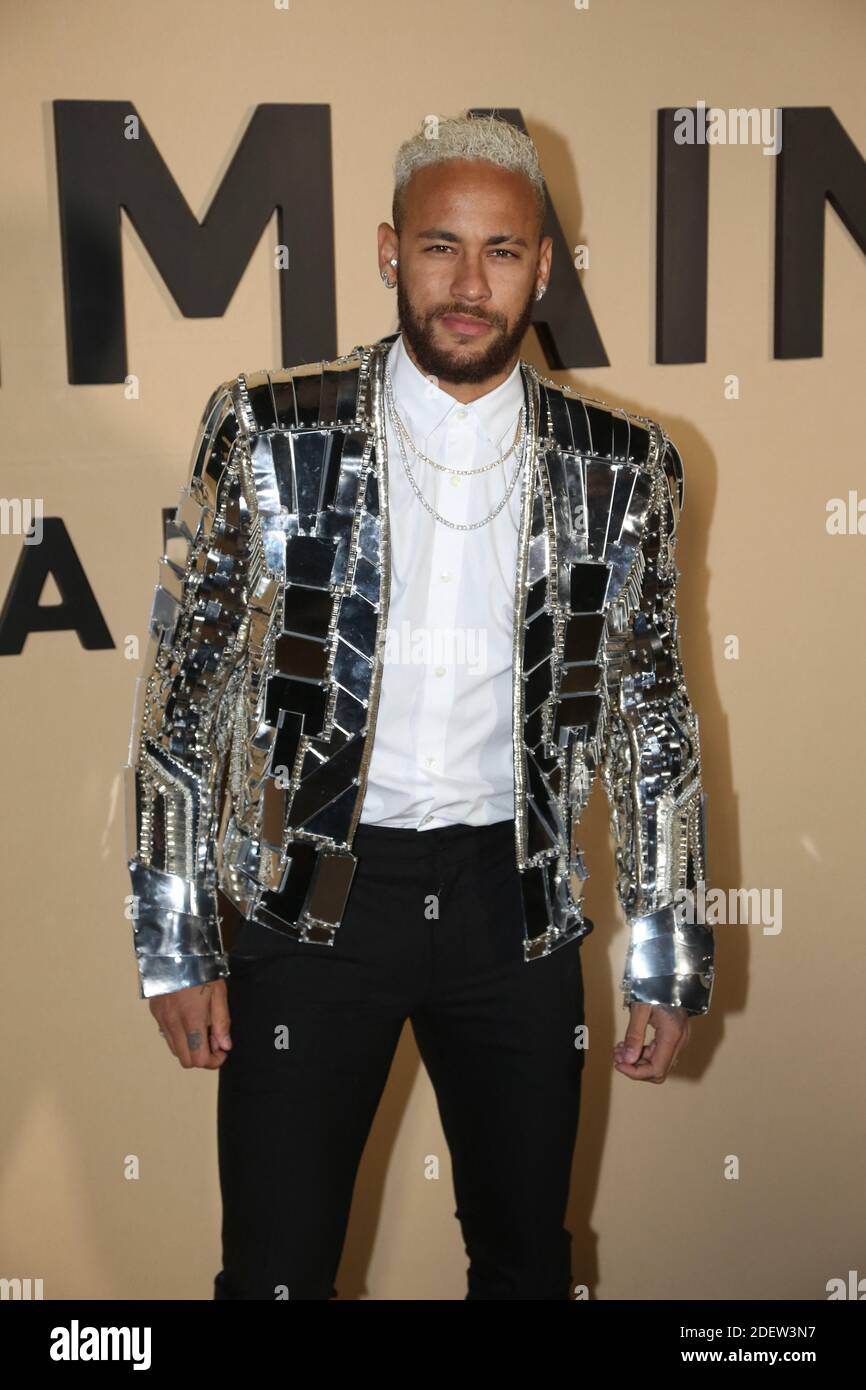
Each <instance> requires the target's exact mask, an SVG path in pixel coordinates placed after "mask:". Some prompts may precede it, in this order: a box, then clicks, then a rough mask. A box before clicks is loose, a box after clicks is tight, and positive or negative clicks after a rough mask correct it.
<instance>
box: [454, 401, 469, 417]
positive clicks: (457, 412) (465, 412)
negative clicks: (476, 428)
mask: <svg viewBox="0 0 866 1390" xmlns="http://www.w3.org/2000/svg"><path fill="white" fill-rule="evenodd" d="M454 414H455V415H456V416H457V419H458V420H465V419H466V416H467V415H468V414H469V411H468V410H466V409H465V408H464V407H463V406H462V405H461V407H460V409H459V410H455V412H454Z"/></svg>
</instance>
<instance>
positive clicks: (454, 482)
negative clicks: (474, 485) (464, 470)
mask: <svg viewBox="0 0 866 1390" xmlns="http://www.w3.org/2000/svg"><path fill="white" fill-rule="evenodd" d="M451 486H452V487H459V486H460V479H459V478H457V477H455V475H454V474H453V473H452V474H451Z"/></svg>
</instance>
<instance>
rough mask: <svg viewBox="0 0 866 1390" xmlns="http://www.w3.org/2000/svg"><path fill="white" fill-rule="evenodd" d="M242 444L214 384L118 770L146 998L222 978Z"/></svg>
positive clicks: (242, 548)
mask: <svg viewBox="0 0 866 1390" xmlns="http://www.w3.org/2000/svg"><path fill="white" fill-rule="evenodd" d="M245 447H246V446H245V439H244V436H243V434H242V433H241V432H240V429H239V424H238V420H237V417H236V414H235V410H234V407H233V402H232V395H231V390H230V383H227V384H223V385H222V386H220V387H218V388H217V390H216V391H214V393H213V394H212V395H211V397H210V399H209V400H208V403H207V405H206V407H205V410H204V414H203V416H202V419H201V423H200V425H199V429H198V435H197V439H196V443H195V447H194V449H193V456H192V462H191V466H190V470H189V482H188V484H187V485H186V486H185V487H184V488H182V490H181V494H180V502H179V504H178V507H177V510H176V512H175V515H174V519H173V521H172V522H171V523H170V524H169V527H168V533H167V542H168V543H167V546H166V554H165V555H163V557H162V559H161V561H160V567H159V582H158V583H157V585H156V589H155V592H154V596H153V603H152V607H151V612H150V619H149V634H150V635H149V643H148V648H147V653H146V656H145V659H144V663H143V667H142V674H141V675H140V676H139V677H138V680H137V683H136V691H135V702H134V709H133V717H132V731H131V737H130V745H129V761H128V763H127V764H126V767H125V769H124V778H125V801H126V852H127V865H128V869H129V874H130V878H131V883H132V894H131V897H130V898H129V899H127V902H128V904H129V907H128V910H127V916H128V917H130V918H131V920H132V923H133V936H134V945H135V953H136V956H137V959H138V972H139V981H140V988H139V994H140V997H141V998H147V997H149V996H151V995H156V994H167V993H169V992H171V991H173V990H177V989H184V988H186V987H187V986H189V985H195V984H202V983H204V982H206V981H208V980H214V979H217V978H219V977H220V976H224V975H227V974H228V965H227V959H226V955H225V954H224V952H223V947H222V934H221V931H220V925H219V915H218V911H217V898H216V881H217V875H216V837H217V831H218V827H219V817H220V810H221V783H222V778H223V772H224V768H225V761H226V752H227V743H228V741H229V738H230V736H231V724H232V710H233V705H234V704H235V703H236V695H237V691H238V686H239V682H241V681H242V679H243V675H244V654H245V649H246V637H247V620H246V617H245V613H246V585H247V579H248V570H249V543H248V535H249V528H248V516H247V514H246V509H245V504H244V492H243V479H242V477H241V474H240V458H241V451H242V450H243V449H244V448H245Z"/></svg>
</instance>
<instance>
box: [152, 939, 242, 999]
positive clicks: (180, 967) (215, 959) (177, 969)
mask: <svg viewBox="0 0 866 1390" xmlns="http://www.w3.org/2000/svg"><path fill="white" fill-rule="evenodd" d="M136 955H137V956H138V977H139V991H138V992H139V998H141V999H151V998H153V996H154V995H156V994H172V993H173V992H174V991H175V990H176V989H188V988H189V987H190V985H205V984H207V983H208V982H209V981H210V980H219V979H224V978H225V977H226V976H227V975H228V973H229V966H228V960H227V958H226V957H225V956H224V955H222V954H220V955H215V956H182V955H180V954H178V955H173V956H148V955H142V954H141V953H140V952H138V951H136Z"/></svg>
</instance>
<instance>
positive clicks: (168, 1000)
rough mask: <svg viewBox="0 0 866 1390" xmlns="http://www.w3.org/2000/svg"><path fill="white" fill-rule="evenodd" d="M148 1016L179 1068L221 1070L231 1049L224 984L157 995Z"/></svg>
mask: <svg viewBox="0 0 866 1390" xmlns="http://www.w3.org/2000/svg"><path fill="white" fill-rule="evenodd" d="M150 1012H151V1013H152V1014H153V1016H154V1018H155V1019H156V1021H157V1023H158V1024H159V1031H160V1032H161V1033H162V1034H163V1036H164V1037H165V1040H166V1042H167V1043H168V1045H169V1047H170V1048H171V1050H172V1052H173V1053H174V1055H175V1057H176V1058H177V1060H178V1061H179V1062H180V1064H181V1066H182V1067H207V1068H209V1069H211V1070H212V1069H214V1068H216V1067H221V1066H222V1064H223V1062H224V1061H225V1059H226V1057H227V1056H228V1049H229V1048H230V1047H231V1045H232V1040H231V1034H230V1032H229V1028H230V1026H231V1019H230V1018H229V1006H228V995H227V991H226V982H225V980H210V981H209V982H208V983H207V984H205V985H190V986H189V988H188V989H176V990H174V991H173V992H172V993H171V994H158V995H156V997H155V998H153V999H151V1000H150Z"/></svg>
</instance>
